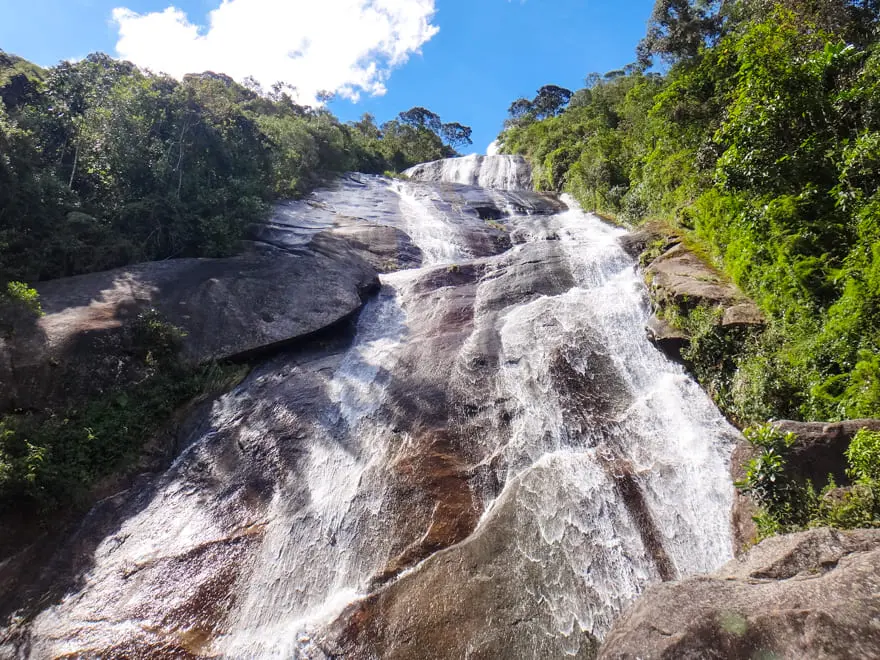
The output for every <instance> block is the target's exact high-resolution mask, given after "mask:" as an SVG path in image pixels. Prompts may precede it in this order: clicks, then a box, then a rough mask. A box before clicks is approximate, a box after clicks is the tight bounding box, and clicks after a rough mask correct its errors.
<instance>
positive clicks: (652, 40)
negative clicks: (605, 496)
mask: <svg viewBox="0 0 880 660" xmlns="http://www.w3.org/2000/svg"><path fill="white" fill-rule="evenodd" d="M878 23H880V3H878V2H877V1H876V0H778V1H775V2H774V1H770V0H758V1H749V2H746V1H744V0H727V1H724V2H708V1H704V0H658V2H657V4H656V7H655V10H654V14H653V15H652V17H651V22H650V24H649V28H648V34H647V36H646V38H645V40H644V41H643V42H642V44H641V46H640V48H639V51H638V54H639V61H638V62H637V63H636V64H633V65H629V66H627V67H626V68H624V69H621V70H619V71H612V72H609V73H608V74H606V75H604V76H598V75H595V74H594V75H591V76H590V77H588V79H587V84H586V86H585V87H584V88H583V89H580V90H577V91H575V92H574V93H570V92H569V93H568V94H569V95H570V96H569V98H568V99H567V100H568V103H567V104H562V105H557V106H553V105H552V104H551V106H549V111H547V110H545V109H543V108H544V104H542V103H541V97H542V93H540V92H539V94H538V97H536V99H535V100H533V101H529V100H526V99H520V100H518V101H516V102H514V104H513V105H512V106H511V109H510V117H509V119H508V122H507V125H506V128H505V130H504V132H503V133H502V135H501V138H500V139H501V143H502V147H503V149H504V150H505V151H506V152H508V153H522V154H525V155H526V156H527V157H528V158H529V159H530V160H531V162H532V163H533V165H534V166H535V171H536V182H537V184H538V186H539V187H541V188H544V189H548V190H565V191H567V192H570V193H571V194H573V195H574V196H575V197H576V198H577V199H578V200H579V201H580V202H581V203H582V205H583V206H584V207H585V208H588V209H593V210H597V211H600V212H602V213H605V214H608V215H611V216H613V217H616V218H617V219H619V220H620V221H621V222H625V223H629V224H638V223H641V222H643V221H644V220H646V219H648V218H657V219H662V220H665V221H666V222H668V223H670V224H673V225H674V226H675V227H676V229H677V230H679V231H681V232H683V233H684V234H685V236H686V238H687V239H688V240H689V241H691V242H692V243H694V244H697V245H698V246H699V247H700V248H701V249H702V251H703V252H704V253H705V254H707V255H709V257H710V258H711V259H712V260H714V262H715V264H716V265H717V266H718V267H719V268H720V269H721V270H722V271H723V272H724V273H726V274H727V275H728V276H730V277H731V278H732V279H733V280H734V281H735V282H736V283H737V284H738V285H739V286H740V287H741V288H743V289H744V290H745V291H746V292H747V293H749V294H750V295H751V296H752V297H753V298H754V299H755V300H756V302H758V304H759V305H760V306H761V307H762V308H763V309H764V311H765V312H766V313H767V316H768V318H769V319H770V321H769V323H768V325H767V328H766V330H765V331H764V332H762V333H760V334H758V335H756V336H751V337H747V338H745V339H743V340H742V341H739V342H737V343H736V346H734V347H732V350H733V351H734V353H733V356H732V358H731V359H728V360H726V362H725V364H721V365H716V367H715V369H714V373H706V374H704V375H703V379H704V380H706V379H711V380H713V381H714V382H713V387H712V388H711V389H712V390H713V392H714V393H715V395H716V398H717V400H718V403H719V404H720V405H721V406H722V408H723V409H725V411H726V412H728V414H730V415H731V416H733V417H734V418H736V419H738V420H739V421H741V422H744V423H745V422H748V421H763V420H766V419H768V418H794V419H806V420H838V419H843V418H853V417H870V416H880V193H878V181H880V43H878ZM652 62H662V63H663V64H664V66H665V68H666V72H665V73H663V74H659V73H654V72H650V70H649V65H650V64H651V63H652ZM545 89H546V88H545ZM564 91H566V92H567V90H564ZM543 96H544V97H546V96H547V94H546V93H544V94H543ZM565 96H566V95H565V94H562V95H561V96H560V94H559V93H557V94H556V95H555V98H556V99H563V100H564V98H565ZM691 321H693V323H695V324H697V325H699V319H697V320H691ZM703 325H705V324H703ZM708 366H709V367H710V368H709V369H707V371H708V372H711V371H713V370H712V369H711V365H708Z"/></svg>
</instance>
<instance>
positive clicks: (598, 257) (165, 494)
mask: <svg viewBox="0 0 880 660" xmlns="http://www.w3.org/2000/svg"><path fill="white" fill-rule="evenodd" d="M488 209H494V211H490V210H488ZM496 211H497V213H496ZM487 218H489V219H487ZM496 218H497V219H496ZM620 233H621V232H620V231H619V230H617V229H614V228H612V227H609V226H606V225H604V224H602V223H601V222H599V221H598V220H597V219H595V218H593V217H590V216H587V215H585V214H583V213H580V212H579V211H576V210H568V208H567V206H566V205H565V204H564V203H563V202H562V201H560V200H557V199H555V198H552V197H547V196H542V195H537V194H533V193H528V192H522V191H500V190H484V189H477V188H468V187H467V186H463V185H461V184H442V185H435V184H430V183H418V182H416V183H410V182H391V181H388V180H385V179H381V178H376V177H349V178H347V179H344V180H342V181H340V182H339V183H338V185H337V186H336V187H335V188H331V189H329V190H326V191H322V192H320V193H318V194H317V195H316V196H314V197H313V198H312V199H310V200H306V201H304V202H296V203H292V204H288V205H284V206H283V207H281V208H280V209H279V212H278V214H276V217H275V218H274V219H273V222H272V223H271V225H269V226H267V227H266V228H263V229H260V228H255V229H254V231H253V233H252V239H253V250H254V252H255V254H257V255H260V257H261V258H275V259H283V258H287V257H288V256H290V257H292V258H306V257H307V256H308V255H314V259H327V260H330V261H333V262H337V263H339V262H341V261H342V260H344V259H347V258H352V259H357V260H361V262H362V263H363V262H366V261H369V262H370V263H371V264H373V266H372V267H373V268H377V267H379V266H382V264H383V263H385V261H386V260H388V261H391V260H393V261H395V263H396V266H397V268H392V267H390V265H389V267H388V268H387V269H384V268H383V269H382V270H387V271H388V272H386V273H385V274H383V275H382V277H381V288H380V290H379V291H378V292H377V293H376V294H375V295H374V296H373V297H372V298H370V299H369V301H368V302H367V304H366V305H365V306H364V308H363V310H362V311H361V313H360V316H359V319H358V322H357V330H356V332H355V333H354V336H346V335H344V334H340V335H339V336H335V337H334V336H330V335H325V336H323V337H321V338H320V339H316V340H314V341H312V342H309V343H305V344H302V345H299V346H298V347H297V348H296V350H293V351H290V352H288V353H283V354H280V355H278V356H276V357H274V358H272V359H268V360H266V361H265V362H264V363H262V364H261V365H259V366H258V367H257V368H255V370H254V371H253V372H252V373H251V375H250V376H249V377H248V379H247V380H246V381H245V382H243V383H242V384H241V385H239V386H238V387H236V388H235V389H234V390H233V391H232V392H230V393H228V394H226V395H224V396H222V397H219V398H218V399H217V400H216V401H214V402H211V404H210V405H207V406H206V407H205V409H204V410H203V411H202V412H201V413H200V414H198V415H196V416H195V417H194V418H193V420H191V423H190V424H188V425H187V427H186V428H187V431H186V434H185V436H184V437H181V438H180V440H179V445H180V447H182V448H183V449H182V453H181V455H180V456H179V457H178V458H177V460H176V461H175V462H174V464H173V465H172V466H171V467H170V468H169V469H167V470H165V471H163V472H162V473H161V474H157V475H152V476H145V477H144V478H143V480H142V482H141V483H139V484H138V485H137V486H136V487H133V488H132V489H131V490H130V491H128V492H125V493H120V494H118V495H116V496H114V497H112V498H109V499H108V500H106V501H105V502H103V503H102V505H101V506H99V507H96V509H95V510H94V511H93V512H92V514H90V516H89V518H88V519H87V520H86V521H85V523H84V524H83V526H82V527H81V528H80V530H79V532H78V533H77V536H76V537H75V539H73V540H71V541H68V542H67V545H62V547H61V549H60V550H59V552H58V553H56V555H55V558H54V560H53V562H51V564H50V565H49V566H47V567H45V568H44V570H43V579H42V581H41V582H39V584H38V585H37V586H36V587H34V588H33V589H32V590H31V592H30V593H32V594H46V598H45V599H43V600H42V601H39V600H34V601H32V605H33V607H32V608H31V609H28V610H25V611H26V612H27V614H28V616H27V617H26V618H23V619H22V620H21V621H20V622H19V623H18V624H17V625H13V626H8V627H7V628H6V630H5V631H4V632H3V634H2V635H0V655H2V652H3V651H5V650H6V649H7V648H11V649H14V650H15V652H17V653H18V654H19V655H23V656H25V657H34V658H37V657H51V656H53V655H63V654H65V653H67V654H73V655H76V654H77V653H81V654H83V655H88V654H94V655H101V654H102V652H103V653H104V655H105V656H108V657H113V656H114V655H120V656H122V655H125V654H126V653H128V654H131V655H134V656H137V655H138V654H142V655H150V654H155V655H156V656H157V657H161V656H162V655H163V654H165V655H167V656H169V657H172V656H173V655H174V653H178V652H179V654H180V657H188V655H189V656H194V657H230V658H259V657H315V658H321V657H328V656H330V657H333V656H334V655H335V656H337V657H339V656H341V657H347V658H374V657H388V658H395V657H399V658H460V657H483V658H498V657H533V656H535V657H563V656H564V657H568V656H571V657H578V658H590V657H593V655H594V654H595V651H596V648H597V645H598V640H600V639H601V638H602V637H603V635H604V634H605V633H606V632H607V631H608V630H609V629H610V627H611V624H612V622H613V620H614V619H615V617H617V616H618V615H619V614H620V612H621V611H622V610H623V609H624V608H625V607H626V606H627V605H628V604H629V603H630V602H632V600H633V599H634V598H635V597H636V595H637V594H639V593H640V592H641V591H642V590H643V589H644V588H645V587H646V586H647V585H649V584H651V583H654V582H659V581H662V580H669V579H673V578H677V577H680V576H686V575H691V574H693V573H697V572H701V571H706V570H711V569H714V568H716V567H717V566H719V565H721V564H722V563H723V562H724V561H726V560H727V559H728V558H729V557H730V555H731V543H730V536H729V529H728V524H727V512H728V510H729V507H730V499H731V495H732V492H731V491H732V489H731V487H730V485H729V483H727V482H726V476H725V475H726V468H727V455H728V452H729V451H730V447H731V446H732V441H733V439H734V438H735V434H734V432H733V431H732V429H730V427H729V426H727V424H726V423H725V422H724V420H723V419H722V418H721V417H720V415H719V414H718V412H717V411H716V410H715V409H714V408H713V407H712V406H711V404H710V403H709V401H708V399H707V398H706V397H705V395H704V394H703V393H702V392H701V391H700V390H699V389H698V388H697V387H696V385H695V384H694V383H693V382H691V381H690V380H688V379H687V378H686V377H685V376H684V374H683V372H682V371H681V369H680V368H679V367H678V366H675V365H672V364H670V363H669V362H668V361H666V360H664V359H663V357H662V356H661V355H660V354H659V353H658V352H657V351H656V350H654V349H653V347H652V346H651V345H650V344H649V343H647V342H646V341H645V339H644V336H643V334H642V332H641V330H640V328H641V327H642V324H643V323H644V322H645V320H646V317H647V309H646V307H645V305H644V298H643V291H642V289H641V288H640V283H639V280H638V279H637V277H636V275H635V273H634V269H633V262H632V260H631V259H630V258H629V257H627V256H626V254H625V253H624V252H623V251H622V250H620V249H619V248H618V246H617V243H616V241H617V238H618V236H619V234H620ZM367 253H368V254H367ZM405 265H408V266H410V268H408V269H400V268H402V267H403V266H405ZM417 265H418V266H419V267H415V266H417ZM368 268H369V267H368ZM367 272H371V269H370V270H368V271H367ZM304 304H310V302H306V303H304ZM74 557H75V559H73V558H74ZM59 575H61V576H64V577H63V579H61V578H58V577H57V576H59ZM4 643H6V644H7V646H5V647H4V646H3V644H4Z"/></svg>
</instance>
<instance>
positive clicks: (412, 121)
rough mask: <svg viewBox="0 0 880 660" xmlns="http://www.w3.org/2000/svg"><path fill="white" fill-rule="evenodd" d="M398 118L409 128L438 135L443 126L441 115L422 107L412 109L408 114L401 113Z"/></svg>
mask: <svg viewBox="0 0 880 660" xmlns="http://www.w3.org/2000/svg"><path fill="white" fill-rule="evenodd" d="M397 117H398V119H399V120H400V121H401V122H402V123H404V124H406V125H407V126H412V127H413V128H423V129H427V130H429V131H431V132H432V133H435V134H437V135H439V134H440V129H441V128H442V126H443V123H442V122H441V121H440V116H439V115H437V114H435V113H433V112H431V111H430V110H428V109H426V108H422V107H415V108H410V109H409V110H407V111H406V112H401V113H400V114H399V115H398V116H397Z"/></svg>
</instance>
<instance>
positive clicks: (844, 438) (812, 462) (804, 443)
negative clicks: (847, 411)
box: [773, 419, 880, 488]
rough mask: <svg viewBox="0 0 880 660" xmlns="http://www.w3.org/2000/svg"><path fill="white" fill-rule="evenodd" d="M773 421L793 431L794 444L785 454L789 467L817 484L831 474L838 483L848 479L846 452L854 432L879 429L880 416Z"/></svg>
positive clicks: (791, 471) (780, 426) (822, 482)
mask: <svg viewBox="0 0 880 660" xmlns="http://www.w3.org/2000/svg"><path fill="white" fill-rule="evenodd" d="M773 425H774V426H775V427H776V428H778V429H779V430H780V431H782V432H783V433H794V435H795V438H796V440H795V444H794V446H793V447H792V448H791V450H790V452H789V454H788V459H787V462H788V469H789V471H790V473H791V474H792V475H794V476H795V477H797V478H799V479H803V480H807V479H809V480H810V481H812V482H813V485H814V486H816V487H817V488H821V487H823V486H824V485H825V484H826V483H828V475H829V474H832V475H834V480H835V481H836V482H837V483H838V484H844V483H847V482H848V479H847V475H846V468H847V461H846V455H845V452H846V450H847V448H848V447H849V443H850V441H851V440H852V439H853V436H854V435H855V434H856V433H858V432H859V430H861V429H868V430H871V431H880V419H850V420H846V421H844V422H835V423H825V422H792V421H777V422H774V423H773Z"/></svg>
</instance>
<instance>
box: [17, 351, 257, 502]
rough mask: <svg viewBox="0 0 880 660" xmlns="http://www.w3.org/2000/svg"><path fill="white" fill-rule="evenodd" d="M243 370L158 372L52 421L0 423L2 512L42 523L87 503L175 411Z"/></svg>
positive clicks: (20, 418)
mask: <svg viewBox="0 0 880 660" xmlns="http://www.w3.org/2000/svg"><path fill="white" fill-rule="evenodd" d="M243 375H244V371H243V368H242V367H236V366H220V365H209V366H206V367H203V368H198V369H185V368H183V367H174V368H166V369H164V370H161V371H155V372H154V373H153V374H152V375H151V376H149V377H148V378H147V379H146V380H144V381H142V382H140V383H138V384H136V385H134V386H132V387H131V388H129V389H128V390H126V391H124V392H115V393H112V394H107V395H105V396H102V397H100V398H96V399H94V400H92V401H90V402H88V403H87V404H85V405H83V406H77V407H76V408H73V409H69V410H66V411H58V412H55V413H52V414H48V415H38V414H36V413H28V414H19V415H8V416H6V417H4V418H3V419H2V420H0V513H3V512H4V511H6V510H9V509H10V508H12V507H15V508H17V509H19V510H22V509H23V510H32V511H33V512H34V514H35V515H39V516H44V515H48V514H51V513H52V512H54V511H56V510H58V509H61V508H67V507H69V506H71V505H74V506H76V505H78V504H80V503H85V502H86V501H87V499H88V495H89V491H90V489H91V488H92V487H93V486H94V485H95V484H96V483H97V482H98V481H100V480H101V479H103V478H105V477H108V476H109V475H111V474H114V473H116V472H118V471H119V470H121V469H125V468H126V467H128V466H130V465H132V464H133V463H134V462H135V461H137V459H138V458H139V457H140V454H141V451H142V449H143V447H144V444H145V443H146V442H147V441H148V440H149V439H150V438H151V437H153V436H154V435H155V434H156V433H158V432H159V431H160V430H161V429H162V427H163V425H164V424H166V423H167V421H168V420H169V419H170V418H171V417H172V415H173V413H174V412H175V410H177V409H178V408H179V407H180V406H181V405H183V404H185V403H186V402H187V401H189V400H191V399H193V398H194V397H197V396H206V395H208V394H211V393H215V392H219V391H222V390H223V389H225V388H227V387H229V386H231V385H232V384H234V383H235V382H236V381H238V380H240V379H241V378H242V377H243Z"/></svg>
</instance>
